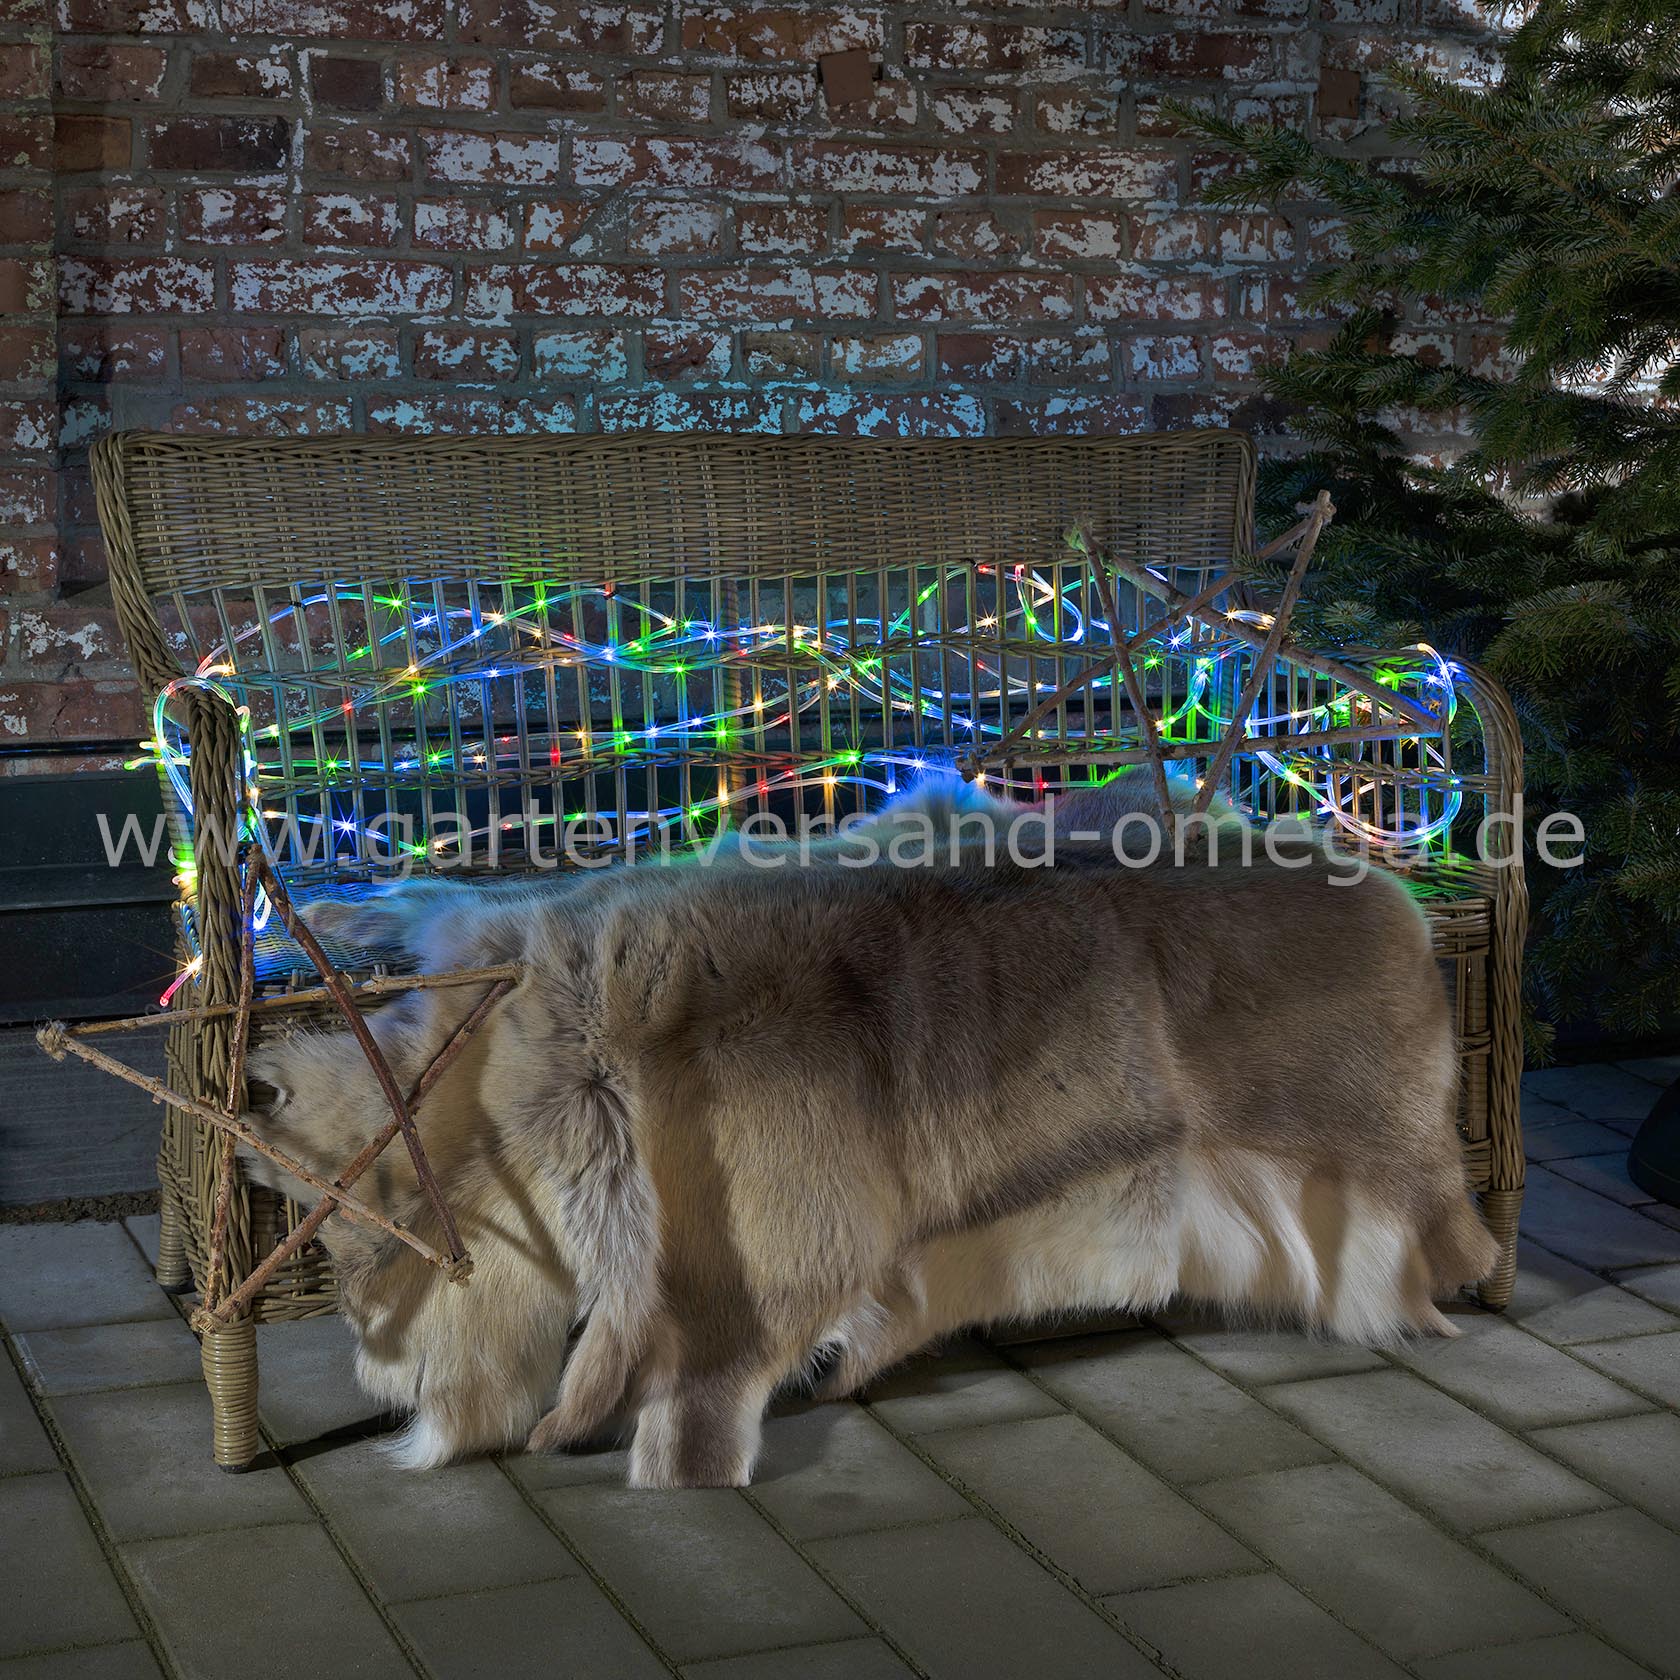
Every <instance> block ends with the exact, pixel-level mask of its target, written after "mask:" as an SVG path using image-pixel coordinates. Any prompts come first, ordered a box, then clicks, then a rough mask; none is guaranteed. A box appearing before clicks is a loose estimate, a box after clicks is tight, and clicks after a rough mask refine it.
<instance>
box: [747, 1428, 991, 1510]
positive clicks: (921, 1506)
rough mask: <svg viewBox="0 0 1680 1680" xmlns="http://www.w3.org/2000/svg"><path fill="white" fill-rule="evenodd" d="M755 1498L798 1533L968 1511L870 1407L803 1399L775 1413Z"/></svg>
mask: <svg viewBox="0 0 1680 1680" xmlns="http://www.w3.org/2000/svg"><path fill="white" fill-rule="evenodd" d="M753 1499H754V1501H755V1502H756V1503H757V1504H759V1505H762V1506H763V1507H764V1509H765V1510H767V1511H768V1512H769V1513H770V1515H771V1516H772V1517H774V1518H775V1520H776V1522H777V1523H778V1524H779V1525H780V1526H781V1527H782V1528H783V1529H785V1530H786V1531H787V1533H789V1534H791V1535H792V1536H793V1537H794V1539H796V1540H808V1539H814V1538H816V1537H817V1536H819V1535H828V1534H855V1533H857V1532H858V1530H860V1529H866V1528H895V1527H898V1526H900V1525H901V1524H904V1523H914V1522H937V1521H939V1520H940V1519H941V1518H944V1517H961V1516H966V1515H967V1514H968V1511H969V1506H968V1503H967V1501H965V1500H964V1499H963V1498H962V1497H961V1496H960V1495H958V1494H957V1493H955V1492H953V1490H952V1489H951V1488H950V1487H948V1486H947V1485H946V1484H945V1483H944V1482H943V1481H941V1480H940V1479H939V1477H938V1476H936V1475H935V1474H934V1473H933V1471H931V1470H930V1469H928V1467H927V1466H926V1465H925V1464H923V1463H922V1461H921V1460H920V1459H919V1458H917V1457H916V1455H915V1454H914V1453H913V1452H911V1451H910V1449H909V1448H908V1447H906V1446H903V1445H902V1444H901V1443H899V1442H898V1441H895V1440H894V1439H893V1438H892V1436H891V1435H889V1434H888V1433H887V1431H886V1430H885V1429H884V1428H883V1427H882V1426H881V1425H880V1424H879V1423H877V1422H876V1421H875V1419H874V1418H872V1417H871V1416H870V1415H869V1414H868V1413H867V1412H866V1411H864V1410H863V1409H862V1408H861V1407H859V1406H853V1405H826V1406H818V1405H812V1404H806V1405H804V1406H801V1407H799V1408H798V1409H796V1410H789V1411H787V1412H785V1413H783V1414H782V1415H781V1416H779V1417H774V1418H771V1419H770V1420H769V1421H768V1422H767V1423H766V1424H765V1428H764V1452H763V1455H762V1456H761V1457H760V1459H759V1461H758V1468H757V1469H756V1470H755V1471H754V1472H753Z"/></svg>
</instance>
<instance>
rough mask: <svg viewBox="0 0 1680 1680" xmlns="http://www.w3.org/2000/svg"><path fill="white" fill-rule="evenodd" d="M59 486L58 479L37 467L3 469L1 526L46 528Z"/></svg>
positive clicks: (0, 506) (1, 479)
mask: <svg viewBox="0 0 1680 1680" xmlns="http://www.w3.org/2000/svg"><path fill="white" fill-rule="evenodd" d="M56 485H57V478H56V475H55V474H53V473H51V472H46V471H43V470H42V469H40V468H38V467H0V525H5V526H8V527H11V528H13V529H16V528H18V527H20V526H28V525H45V524H46V523H47V521H48V519H49V518H50V517H51V514H52V510H53V502H54V493H55V489H56Z"/></svg>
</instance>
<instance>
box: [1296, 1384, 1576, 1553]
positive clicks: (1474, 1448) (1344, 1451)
mask: <svg viewBox="0 0 1680 1680" xmlns="http://www.w3.org/2000/svg"><path fill="white" fill-rule="evenodd" d="M1266 1395H1267V1398H1268V1399H1270V1400H1272V1401H1273V1402H1274V1403H1275V1404H1277V1405H1278V1406H1280V1407H1282V1408H1283V1409H1284V1410H1285V1411H1286V1412H1287V1413H1288V1414H1289V1415H1290V1416H1291V1417H1294V1418H1298V1419H1299V1420H1300V1422H1301V1423H1302V1425H1303V1426H1304V1427H1306V1428H1308V1429H1310V1430H1312V1431H1313V1432H1314V1433H1315V1434H1316V1435H1318V1436H1320V1437H1321V1438H1322V1439H1323V1440H1325V1441H1327V1442H1329V1444H1330V1445H1331V1446H1332V1447H1334V1448H1335V1449H1336V1450H1337V1452H1338V1453H1340V1454H1341V1455H1342V1457H1344V1458H1346V1459H1348V1460H1350V1461H1351V1462H1352V1463H1354V1464H1356V1465H1358V1466H1359V1467H1360V1468H1361V1469H1362V1470H1365V1471H1367V1472H1368V1473H1369V1474H1370V1475H1372V1476H1374V1477H1375V1478H1376V1479H1377V1480H1378V1481H1379V1482H1385V1483H1387V1484H1389V1485H1390V1486H1393V1487H1396V1488H1398V1489H1399V1490H1400V1491H1401V1492H1402V1493H1405V1494H1409V1495H1410V1496H1411V1497H1412V1498H1413V1499H1415V1500H1417V1501H1418V1502H1419V1503H1420V1504H1422V1505H1425V1506H1427V1507H1428V1508H1429V1509H1430V1510H1432V1511H1434V1512H1435V1513H1436V1514H1437V1515H1438V1516H1440V1517H1441V1518H1442V1519H1443V1520H1444V1521H1446V1522H1448V1523H1450V1524H1451V1525H1453V1526H1454V1527H1456V1528H1461V1529H1467V1530H1475V1529H1482V1528H1491V1527H1493V1526H1494V1525H1495V1524H1498V1523H1509V1522H1524V1521H1527V1520H1529V1519H1531V1518H1536V1517H1546V1516H1556V1515H1558V1514H1560V1513H1562V1512H1565V1511H1587V1510H1591V1509H1593V1508H1594V1507H1595V1506H1599V1505H1603V1504H1604V1503H1606V1497H1605V1495H1604V1494H1602V1493H1600V1492H1599V1491H1598V1490H1597V1489H1596V1488H1593V1487H1589V1486H1588V1485H1587V1483H1585V1482H1583V1481H1581V1480H1580V1479H1579V1478H1577V1477H1575V1476H1572V1475H1570V1473H1569V1472H1568V1471H1567V1470H1564V1469H1562V1468H1561V1467H1560V1466H1558V1465H1556V1464H1553V1463H1552V1462H1551V1461H1550V1460H1549V1459H1547V1458H1544V1457H1542V1456H1541V1454H1539V1453H1537V1452H1536V1451H1535V1450H1534V1449H1533V1448H1532V1447H1530V1446H1527V1445H1526V1444H1525V1443H1524V1442H1522V1441H1519V1440H1517V1439H1516V1438H1515V1437H1514V1436H1511V1435H1507V1434H1506V1433H1505V1432H1504V1431H1503V1430H1502V1429H1500V1428H1499V1427H1498V1426H1497V1425H1496V1424H1492V1423H1489V1422H1488V1421H1487V1419H1486V1418H1481V1417H1477V1415H1476V1414H1475V1413H1474V1412H1472V1411H1471V1410H1470V1409H1469V1408H1468V1407H1466V1406H1461V1405H1460V1404H1459V1403H1458V1402H1457V1401H1456V1400H1454V1399H1452V1398H1451V1397H1450V1396H1449V1395H1445V1394H1442V1393H1440V1392H1439V1391H1437V1390H1436V1389H1433V1388H1430V1387H1429V1386H1428V1385H1427V1384H1426V1383H1424V1382H1422V1381H1420V1380H1419V1379H1418V1378H1417V1377H1414V1376H1412V1375H1411V1374H1410V1373H1409V1372H1406V1371H1368V1372H1365V1373H1364V1374H1362V1375H1359V1376H1352V1377H1325V1378H1324V1379H1322V1380H1321V1381H1319V1382H1305V1383H1288V1384H1284V1385H1282V1386H1280V1387H1278V1388H1271V1389H1268V1390H1267V1391H1266Z"/></svg>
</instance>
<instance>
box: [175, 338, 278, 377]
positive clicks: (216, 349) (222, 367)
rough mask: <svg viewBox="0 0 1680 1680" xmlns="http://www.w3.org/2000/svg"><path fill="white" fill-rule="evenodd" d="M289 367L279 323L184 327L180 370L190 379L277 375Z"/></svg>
mask: <svg viewBox="0 0 1680 1680" xmlns="http://www.w3.org/2000/svg"><path fill="white" fill-rule="evenodd" d="M286 371H287V366H286V335H285V333H284V332H283V331H282V330H281V329H280V328H279V327H183V328H182V329H181V373H182V376H183V377H184V378H187V379H278V378H280V377H281V376H282V375H283V374H284V373H285V372H286Z"/></svg>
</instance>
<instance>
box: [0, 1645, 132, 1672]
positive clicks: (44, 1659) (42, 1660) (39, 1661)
mask: <svg viewBox="0 0 1680 1680" xmlns="http://www.w3.org/2000/svg"><path fill="white" fill-rule="evenodd" d="M162 1674H163V1671H162V1669H160V1668H159V1667H158V1665H157V1658H156V1657H154V1656H153V1655H152V1653H151V1652H150V1651H149V1650H147V1649H146V1647H145V1646H144V1645H142V1644H141V1643H140V1642H139V1641H138V1640H129V1641H128V1642H127V1643H126V1644H122V1645H91V1646H89V1645H84V1646H82V1647H81V1648H80V1649H79V1650H75V1651H54V1652H52V1653H51V1654H50V1655H48V1656H41V1657H14V1658H13V1659H12V1661H11V1662H9V1663H7V1664H6V1666H5V1667H4V1668H0V1675H4V1676H5V1680H162Z"/></svg>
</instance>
